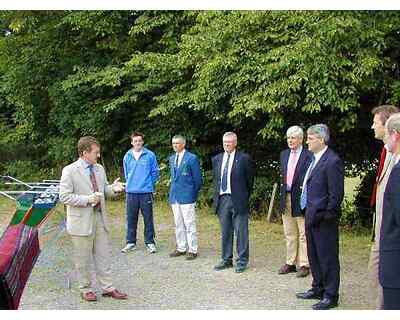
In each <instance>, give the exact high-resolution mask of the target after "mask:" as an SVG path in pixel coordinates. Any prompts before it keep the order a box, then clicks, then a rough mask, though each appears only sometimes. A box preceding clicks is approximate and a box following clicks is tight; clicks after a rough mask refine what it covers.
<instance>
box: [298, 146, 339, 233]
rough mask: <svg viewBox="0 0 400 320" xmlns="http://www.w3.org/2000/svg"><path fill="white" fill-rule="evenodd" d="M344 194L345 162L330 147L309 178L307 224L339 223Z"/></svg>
mask: <svg viewBox="0 0 400 320" xmlns="http://www.w3.org/2000/svg"><path fill="white" fill-rule="evenodd" d="M343 195H344V168H343V162H342V160H341V159H340V158H339V156H338V155H337V154H336V153H335V152H334V151H333V150H332V149H330V148H328V149H327V150H326V151H325V153H324V154H323V155H322V157H321V159H319V161H318V163H317V164H316V165H315V167H314V169H313V170H312V171H311V174H309V176H308V179H307V206H306V220H305V223H306V226H309V227H310V226H318V225H319V224H320V223H321V222H322V221H326V222H327V221H331V222H334V223H337V222H338V219H339V216H340V206H341V203H342V201H343Z"/></svg>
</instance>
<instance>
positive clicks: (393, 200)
mask: <svg viewBox="0 0 400 320" xmlns="http://www.w3.org/2000/svg"><path fill="white" fill-rule="evenodd" d="M385 141H386V142H387V147H388V149H389V150H388V151H389V152H391V153H393V156H394V157H395V161H394V163H395V165H394V166H393V169H392V170H391V172H390V175H389V179H388V182H387V185H386V188H385V193H384V196H383V214H382V225H381V230H380V241H379V282H380V284H381V286H382V287H383V309H385V310H400V277H399V270H400V194H399V190H400V163H399V162H398V161H399V154H400V113H395V114H393V115H392V116H390V118H389V119H388V120H387V121H386V128H385Z"/></svg>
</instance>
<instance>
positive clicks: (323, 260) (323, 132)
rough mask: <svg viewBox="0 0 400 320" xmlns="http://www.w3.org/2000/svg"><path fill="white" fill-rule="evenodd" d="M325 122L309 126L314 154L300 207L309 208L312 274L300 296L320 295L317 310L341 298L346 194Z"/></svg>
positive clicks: (308, 140) (307, 232)
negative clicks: (341, 230) (342, 213)
mask: <svg viewBox="0 0 400 320" xmlns="http://www.w3.org/2000/svg"><path fill="white" fill-rule="evenodd" d="M328 141H329V129H328V127H327V126H326V125H325V124H317V125H314V126H311V127H310V128H308V130H307V144H308V149H309V150H310V151H311V152H312V153H313V155H314V158H313V160H312V162H311V163H310V165H309V167H308V170H307V172H306V175H305V178H304V182H303V187H302V193H301V196H300V207H301V208H302V209H303V208H305V209H306V215H305V224H306V238H307V253H308V259H309V262H310V267H311V273H312V276H313V282H312V287H311V289H310V290H308V291H306V292H303V293H298V294H296V296H297V297H298V298H300V299H318V300H320V301H319V302H318V303H316V304H314V305H313V306H312V308H313V309H315V310H324V309H330V308H334V307H336V306H337V305H338V299H339V282H340V278H339V273H340V266H339V227H338V225H339V218H340V206H341V203H342V200H343V194H344V168H343V162H342V160H341V159H340V158H339V156H338V155H337V154H336V153H335V152H334V151H333V150H332V149H330V148H328V146H327V143H328Z"/></svg>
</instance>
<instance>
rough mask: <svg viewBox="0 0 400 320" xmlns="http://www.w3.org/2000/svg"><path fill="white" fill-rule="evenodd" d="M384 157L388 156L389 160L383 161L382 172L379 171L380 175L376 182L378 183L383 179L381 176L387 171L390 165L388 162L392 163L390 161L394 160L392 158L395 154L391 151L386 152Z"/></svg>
mask: <svg viewBox="0 0 400 320" xmlns="http://www.w3.org/2000/svg"><path fill="white" fill-rule="evenodd" d="M386 157H390V160H388V161H385V163H384V166H383V169H382V172H381V175H380V177H379V180H378V183H380V182H381V181H382V180H383V178H384V177H385V175H386V173H387V171H388V169H389V167H390V164H391V163H392V161H394V160H395V159H394V158H395V156H394V155H393V154H392V153H390V154H389V153H387V154H386Z"/></svg>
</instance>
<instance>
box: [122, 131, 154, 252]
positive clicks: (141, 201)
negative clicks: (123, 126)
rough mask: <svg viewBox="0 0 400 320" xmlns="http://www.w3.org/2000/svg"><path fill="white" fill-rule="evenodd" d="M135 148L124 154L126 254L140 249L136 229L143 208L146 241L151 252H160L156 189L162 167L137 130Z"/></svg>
mask: <svg viewBox="0 0 400 320" xmlns="http://www.w3.org/2000/svg"><path fill="white" fill-rule="evenodd" d="M131 144H132V148H131V149H130V150H128V152H127V153H126V154H125V156H124V160H123V163H124V174H125V181H126V189H125V191H126V218H127V232H126V246H125V247H124V248H123V249H122V250H121V251H122V252H124V253H126V252H129V251H132V250H134V249H136V229H137V223H138V216H139V209H140V210H141V212H142V215H143V221H144V242H145V244H146V247H147V250H148V251H149V252H150V253H155V252H156V251H157V249H156V246H155V243H154V220H153V192H154V187H155V184H156V182H157V181H158V179H159V169H158V164H157V159H156V156H155V154H154V152H152V151H150V150H149V149H147V148H144V147H143V144H144V135H143V133H141V132H136V131H135V132H133V133H132V135H131Z"/></svg>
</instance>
